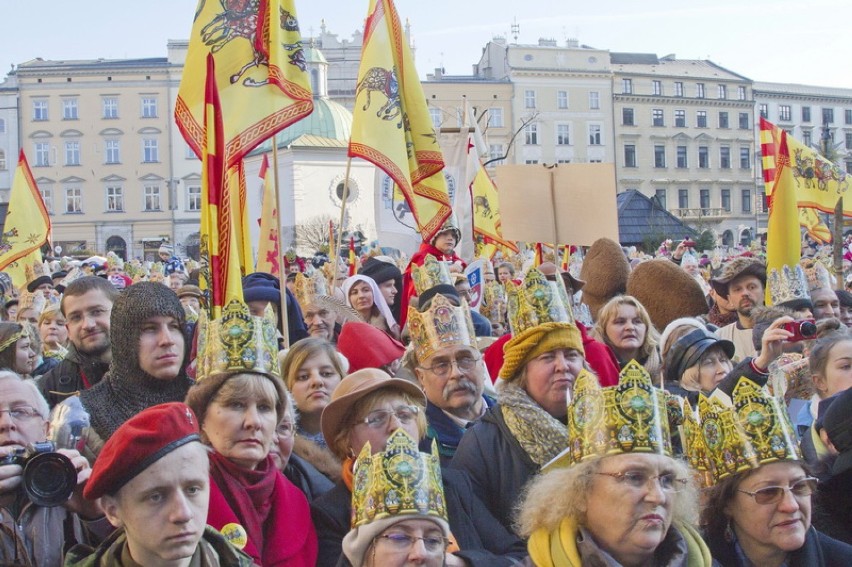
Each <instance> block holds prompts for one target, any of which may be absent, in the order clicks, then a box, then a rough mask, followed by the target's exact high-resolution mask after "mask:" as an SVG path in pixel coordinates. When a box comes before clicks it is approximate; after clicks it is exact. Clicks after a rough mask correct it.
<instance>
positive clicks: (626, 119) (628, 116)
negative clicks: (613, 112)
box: [621, 108, 635, 126]
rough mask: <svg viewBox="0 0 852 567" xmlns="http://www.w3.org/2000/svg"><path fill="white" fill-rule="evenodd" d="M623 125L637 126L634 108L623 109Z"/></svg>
mask: <svg viewBox="0 0 852 567" xmlns="http://www.w3.org/2000/svg"><path fill="white" fill-rule="evenodd" d="M621 123H622V124H623V125H624V126H635V123H634V122H633V109H632V108H622V109H621Z"/></svg>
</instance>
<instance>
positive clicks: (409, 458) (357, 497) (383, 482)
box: [352, 429, 447, 529]
mask: <svg viewBox="0 0 852 567" xmlns="http://www.w3.org/2000/svg"><path fill="white" fill-rule="evenodd" d="M370 452H371V448H370V443H369V442H367V443H366V444H365V445H364V447H363V448H362V449H361V454H360V455H359V456H358V460H357V461H356V462H355V471H354V476H353V480H352V528H353V529H354V528H357V527H359V526H362V525H364V524H369V523H370V522H373V521H376V520H381V519H384V518H393V517H400V516H402V517H403V519H404V516H406V515H418V516H423V515H426V516H433V517H436V518H440V519H442V520H444V521H447V505H446V502H445V500H444V488H443V483H442V481H441V464H440V461H439V457H438V448H437V447H436V446H435V442H434V441H433V442H432V454H431V455H430V454H428V453H421V452H420V451H419V450H418V448H417V442H416V441H415V440H414V439H412V437H411V436H410V435H409V434H408V433H406V432H405V431H404V430H403V429H397V430H396V431H394V432H393V433H391V436H390V437H389V438H388V441H387V445H386V446H385V450H384V451H383V452H380V453H376V454H375V455H371V454H370Z"/></svg>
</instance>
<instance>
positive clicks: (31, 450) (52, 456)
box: [0, 441, 77, 507]
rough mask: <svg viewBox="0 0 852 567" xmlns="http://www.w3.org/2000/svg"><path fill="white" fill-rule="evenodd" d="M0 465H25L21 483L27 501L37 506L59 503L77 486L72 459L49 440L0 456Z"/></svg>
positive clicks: (58, 504) (57, 504) (67, 497)
mask: <svg viewBox="0 0 852 567" xmlns="http://www.w3.org/2000/svg"><path fill="white" fill-rule="evenodd" d="M0 465H20V466H22V467H23V468H24V472H23V475H22V478H21V480H22V484H23V486H24V491H25V492H26V493H27V497H28V498H29V499H30V502H32V503H33V504H35V505H36V506H45V507H50V506H61V505H62V504H64V503H65V502H67V501H68V499H69V498H70V497H71V494H72V493H73V492H74V488H75V487H76V486H77V469H76V468H75V467H74V463H72V462H71V459H69V458H68V457H66V456H65V455H63V454H62V453H57V452H56V448H55V446H54V445H53V443H51V442H50V441H44V442H42V443H30V444H29V445H27V446H26V448H22V449H17V450H16V451H15V452H14V453H12V454H11V455H7V456H6V457H4V458H3V459H0Z"/></svg>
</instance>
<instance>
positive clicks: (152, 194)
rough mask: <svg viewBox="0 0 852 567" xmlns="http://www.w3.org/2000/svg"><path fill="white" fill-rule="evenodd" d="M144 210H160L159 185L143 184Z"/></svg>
mask: <svg viewBox="0 0 852 567" xmlns="http://www.w3.org/2000/svg"><path fill="white" fill-rule="evenodd" d="M145 210H146V211H159V210H160V186H159V185H146V186H145Z"/></svg>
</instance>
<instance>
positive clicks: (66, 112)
mask: <svg viewBox="0 0 852 567" xmlns="http://www.w3.org/2000/svg"><path fill="white" fill-rule="evenodd" d="M62 120H77V99H76V98H63V99H62Z"/></svg>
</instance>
